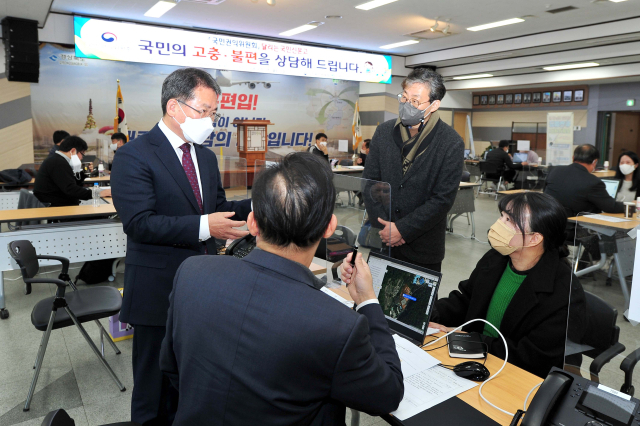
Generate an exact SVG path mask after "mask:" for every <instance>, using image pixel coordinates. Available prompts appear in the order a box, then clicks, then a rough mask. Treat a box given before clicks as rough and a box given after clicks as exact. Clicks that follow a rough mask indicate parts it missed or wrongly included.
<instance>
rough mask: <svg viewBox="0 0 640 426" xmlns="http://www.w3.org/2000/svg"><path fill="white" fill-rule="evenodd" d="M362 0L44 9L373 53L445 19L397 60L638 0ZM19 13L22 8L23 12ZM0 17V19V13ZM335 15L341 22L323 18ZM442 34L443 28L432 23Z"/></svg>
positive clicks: (589, 18)
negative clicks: (381, 0) (150, 12)
mask: <svg viewBox="0 0 640 426" xmlns="http://www.w3.org/2000/svg"><path fill="white" fill-rule="evenodd" d="M43 1H45V0H21V1H16V0H0V12H2V5H5V7H8V5H9V4H14V3H23V4H36V3H41V2H43ZM365 1H366V0H320V1H318V0H276V2H277V4H276V6H268V5H267V4H266V0H259V1H258V3H256V4H254V3H252V2H251V0H226V1H225V2H224V3H222V4H220V5H218V6H211V5H206V4H197V3H190V2H185V1H182V2H181V3H179V4H178V5H177V6H176V7H174V8H173V9H172V10H170V11H169V12H167V13H166V14H165V15H164V16H162V17H161V18H147V17H145V16H144V12H145V11H146V10H147V9H149V8H150V7H151V6H152V5H153V4H155V2H156V0H135V1H133V0H54V1H53V5H52V6H51V11H54V12H61V13H75V14H86V15H94V16H102V17H112V18H115V19H123V20H131V21H141V22H149V23H154V24H162V25H171V26H177V27H187V28H188V27H195V28H203V29H211V30H219V31H227V32H236V33H244V34H255V35H261V36H266V37H272V38H279V37H280V36H279V35H278V34H279V33H281V32H283V31H286V30H289V29H291V28H294V27H297V26H300V25H303V24H305V23H307V22H310V21H324V22H325V24H324V25H322V26H320V27H318V28H316V29H314V30H311V31H308V32H305V33H301V34H298V35H296V36H293V37H291V38H289V39H290V40H295V41H301V42H308V43H319V44H324V45H333V46H340V47H344V48H350V49H358V50H367V51H377V52H381V50H380V49H379V46H382V45H385V44H389V43H395V42H399V41H403V40H407V39H409V37H407V36H405V35H404V34H409V33H412V32H416V31H420V30H425V29H427V28H429V27H430V26H432V25H433V24H434V22H435V21H434V19H435V18H436V17H440V19H441V20H442V19H450V20H451V30H452V31H453V32H454V33H457V34H455V35H452V36H449V37H442V38H439V39H436V40H423V41H421V42H420V43H419V44H415V45H411V46H405V47H400V48H397V49H392V50H389V51H385V52H388V53H392V54H397V55H410V54H418V53H426V52H431V51H434V50H441V49H448V48H453V47H459V46H466V45H470V44H477V43H484V42H488V41H494V40H501V39H505V38H512V37H520V36H523V35H528V34H536V33H543V32H549V31H555V30H560V29H564V28H569V27H580V26H584V25H590V24H596V23H601V22H606V21H612V20H618V19H625V18H629V17H632V16H640V0H628V1H626V2H622V3H612V2H608V1H598V2H595V3H592V1H591V0H555V1H554V0H547V1H553V3H551V4H550V5H549V3H547V2H546V1H540V0H454V1H451V0H399V1H397V2H395V3H391V4H388V5H385V6H382V7H378V8H376V9H372V10H370V11H363V10H359V9H355V7H354V6H356V5H358V4H361V3H364V2H365ZM547 5H549V8H551V9H555V8H559V7H564V6H575V7H577V8H578V9H577V10H573V11H569V12H564V13H559V14H555V15H554V14H550V13H547V12H545V10H546V9H547ZM25 7H27V6H25ZM0 14H1V13H0ZM326 15H342V16H343V18H342V19H338V20H336V19H325V16H326ZM526 15H533V16H534V17H530V18H525V19H526V21H525V22H523V23H519V24H515V25H510V26H506V27H502V28H494V29H489V30H485V31H479V32H471V31H467V30H466V28H467V27H471V26H474V25H480V24H486V23H489V22H494V21H499V20H503V19H508V18H514V17H524V16H526ZM440 28H444V24H441V25H440Z"/></svg>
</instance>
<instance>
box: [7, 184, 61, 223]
mask: <svg viewBox="0 0 640 426" xmlns="http://www.w3.org/2000/svg"><path fill="white" fill-rule="evenodd" d="M50 205H51V204H49V203H41V202H40V200H38V198H37V197H36V196H35V195H33V194H32V193H31V192H29V191H28V190H26V189H24V188H22V189H21V190H20V196H19V197H18V209H19V210H20V209H36V208H40V207H49V206H50ZM39 223H40V221H39V220H29V221H18V222H9V223H7V226H8V227H9V230H10V231H17V230H18V229H20V228H22V227H23V226H25V225H37V224H39Z"/></svg>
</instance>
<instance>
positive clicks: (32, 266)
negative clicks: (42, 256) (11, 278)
mask: <svg viewBox="0 0 640 426" xmlns="http://www.w3.org/2000/svg"><path fill="white" fill-rule="evenodd" d="M8 249H9V254H10V255H11V257H12V258H13V259H14V260H15V261H16V263H17V264H18V266H20V272H22V278H33V277H35V276H36V274H37V273H38V271H39V270H40V264H39V263H38V258H37V257H36V256H37V253H36V249H35V248H34V247H33V245H31V242H30V241H27V240H18V241H11V242H10V243H9V246H8Z"/></svg>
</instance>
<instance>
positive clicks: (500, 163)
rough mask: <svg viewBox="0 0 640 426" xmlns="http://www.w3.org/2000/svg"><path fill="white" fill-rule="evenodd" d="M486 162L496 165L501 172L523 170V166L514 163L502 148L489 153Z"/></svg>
mask: <svg viewBox="0 0 640 426" xmlns="http://www.w3.org/2000/svg"><path fill="white" fill-rule="evenodd" d="M486 162H487V163H491V164H494V165H495V166H496V167H497V168H498V171H499V172H501V171H503V170H506V169H514V170H522V164H516V163H514V162H513V160H511V157H509V154H508V153H507V152H506V151H505V150H503V149H501V148H498V149H492V150H491V151H489V152H488V153H487V159H486Z"/></svg>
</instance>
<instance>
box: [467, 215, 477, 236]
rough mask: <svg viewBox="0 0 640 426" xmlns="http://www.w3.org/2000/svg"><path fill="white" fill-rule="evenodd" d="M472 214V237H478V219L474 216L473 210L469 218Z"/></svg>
mask: <svg viewBox="0 0 640 426" xmlns="http://www.w3.org/2000/svg"><path fill="white" fill-rule="evenodd" d="M469 216H471V238H475V237H476V219H475V217H474V216H473V212H469V215H468V216H467V218H468V217H469Z"/></svg>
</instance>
